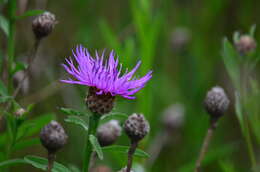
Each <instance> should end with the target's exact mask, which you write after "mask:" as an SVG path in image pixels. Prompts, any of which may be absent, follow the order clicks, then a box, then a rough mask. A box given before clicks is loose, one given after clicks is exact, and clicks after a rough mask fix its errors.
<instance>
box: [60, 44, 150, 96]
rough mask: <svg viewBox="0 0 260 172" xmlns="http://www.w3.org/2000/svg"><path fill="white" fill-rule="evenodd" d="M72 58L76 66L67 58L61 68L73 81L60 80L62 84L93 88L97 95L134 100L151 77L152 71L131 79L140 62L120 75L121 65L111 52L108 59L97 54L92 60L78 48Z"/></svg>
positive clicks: (86, 52) (86, 51) (85, 52)
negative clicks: (109, 95)
mask: <svg viewBox="0 0 260 172" xmlns="http://www.w3.org/2000/svg"><path fill="white" fill-rule="evenodd" d="M73 56H74V58H75V60H76V63H77V65H75V64H74V63H73V60H72V58H69V59H66V62H67V64H63V66H64V68H65V70H66V71H67V72H68V73H69V74H70V75H71V76H72V77H73V78H74V80H72V79H69V80H62V82H65V83H69V84H80V85H86V86H89V87H94V88H96V90H97V91H96V94H97V95H102V94H111V96H117V95H119V96H122V97H124V98H127V99H134V98H135V97H134V96H133V95H134V94H135V93H137V92H138V91H139V90H141V89H142V88H143V87H144V86H145V84H146V83H147V81H149V80H150V79H151V77H152V71H150V72H148V73H147V74H146V75H145V76H143V77H141V78H135V77H133V76H134V74H135V72H136V70H137V69H138V68H139V66H140V65H141V61H139V62H138V63H137V64H136V66H135V67H134V68H133V69H132V70H131V71H130V72H128V71H127V70H126V72H125V73H124V74H122V64H119V61H118V58H115V54H114V52H113V51H111V53H110V55H109V57H108V59H105V58H104V53H103V54H102V55H101V56H100V55H99V54H98V53H97V52H96V57H95V58H93V57H92V56H91V55H90V53H89V52H88V50H87V49H86V48H84V47H82V46H78V47H77V48H76V52H73Z"/></svg>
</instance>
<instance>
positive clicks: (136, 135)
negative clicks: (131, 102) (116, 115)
mask: <svg viewBox="0 0 260 172" xmlns="http://www.w3.org/2000/svg"><path fill="white" fill-rule="evenodd" d="M124 130H125V132H126V134H127V135H128V137H129V138H130V139H131V141H132V142H138V141H140V140H142V139H143V138H144V137H145V136H146V135H147V134H148V133H149V130H150V126H149V123H148V121H147V120H146V119H145V118H144V116H143V115H141V114H136V113H134V114H133V115H131V116H129V117H128V119H127V120H126V121H125V124H124Z"/></svg>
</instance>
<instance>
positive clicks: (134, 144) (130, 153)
mask: <svg viewBox="0 0 260 172" xmlns="http://www.w3.org/2000/svg"><path fill="white" fill-rule="evenodd" d="M137 145H138V142H136V141H131V146H130V148H129V151H128V161H127V167H126V172H130V171H131V167H132V163H133V155H134V153H135V150H136V148H137Z"/></svg>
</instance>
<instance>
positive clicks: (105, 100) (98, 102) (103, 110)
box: [85, 87, 116, 115]
mask: <svg viewBox="0 0 260 172" xmlns="http://www.w3.org/2000/svg"><path fill="white" fill-rule="evenodd" d="M98 91H99V90H98V89H97V88H96V87H90V88H89V90H88V95H87V98H86V99H85V101H86V104H87V107H88V108H89V110H90V111H91V112H93V113H97V114H99V115H103V114H107V113H109V112H111V110H112V109H113V107H114V104H115V98H116V97H115V96H112V95H111V94H110V93H107V94H101V95H98V94H97V92H98Z"/></svg>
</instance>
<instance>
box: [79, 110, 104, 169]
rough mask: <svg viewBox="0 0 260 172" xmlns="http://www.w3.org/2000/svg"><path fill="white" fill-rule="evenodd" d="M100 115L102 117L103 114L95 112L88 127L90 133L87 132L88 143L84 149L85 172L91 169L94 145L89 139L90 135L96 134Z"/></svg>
mask: <svg viewBox="0 0 260 172" xmlns="http://www.w3.org/2000/svg"><path fill="white" fill-rule="evenodd" d="M100 117H101V115H99V114H93V115H92V116H91V117H90V118H89V125H88V126H89V128H88V134H87V138H86V139H87V140H86V143H87V145H86V147H85V151H84V161H83V172H88V170H89V164H90V157H91V153H92V145H91V143H90V141H89V136H90V135H91V134H92V135H96V131H97V127H98V123H99V119H100Z"/></svg>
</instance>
